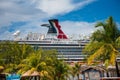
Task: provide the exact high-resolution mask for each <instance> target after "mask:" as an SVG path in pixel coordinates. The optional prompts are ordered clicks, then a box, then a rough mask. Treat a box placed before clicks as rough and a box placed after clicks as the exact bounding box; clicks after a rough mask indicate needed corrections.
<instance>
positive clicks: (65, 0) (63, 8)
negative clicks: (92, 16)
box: [37, 0, 94, 15]
mask: <svg viewBox="0 0 120 80" xmlns="http://www.w3.org/2000/svg"><path fill="white" fill-rule="evenodd" d="M73 1H74V0H59V1H58V0H40V1H39V2H38V5H37V8H38V9H40V10H42V11H43V12H45V13H47V14H48V15H56V14H64V13H67V12H70V11H73V10H76V9H78V8H79V9H80V8H81V7H83V6H85V5H87V4H89V3H91V2H93V1H94V0H83V1H80V2H78V3H73Z"/></svg>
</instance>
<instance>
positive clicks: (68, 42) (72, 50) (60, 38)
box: [16, 19, 89, 62]
mask: <svg viewBox="0 0 120 80" xmlns="http://www.w3.org/2000/svg"><path fill="white" fill-rule="evenodd" d="M48 22H49V24H42V25H41V26H42V27H47V28H48V32H47V34H46V36H45V35H43V34H37V33H32V32H31V33H29V34H28V35H27V37H25V38H24V39H16V41H18V42H19V44H29V45H31V46H32V47H33V48H34V49H35V50H37V49H39V48H42V49H43V50H52V49H55V50H57V52H58V59H64V60H65V61H67V62H77V61H82V60H83V59H84V57H85V55H83V54H82V50H83V48H84V46H85V44H86V43H87V42H89V40H88V39H82V40H73V39H69V38H68V37H67V35H65V33H64V32H63V31H62V29H61V26H60V25H59V21H58V19H50V20H48Z"/></svg>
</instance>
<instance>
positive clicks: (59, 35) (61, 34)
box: [49, 19, 68, 39]
mask: <svg viewBox="0 0 120 80" xmlns="http://www.w3.org/2000/svg"><path fill="white" fill-rule="evenodd" d="M49 23H50V28H51V29H52V31H53V32H54V33H57V38H58V39H68V38H67V36H66V35H65V34H64V32H63V31H62V30H61V26H60V25H59V22H58V19H50V20H49Z"/></svg>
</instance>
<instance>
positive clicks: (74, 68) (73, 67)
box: [70, 62, 81, 80]
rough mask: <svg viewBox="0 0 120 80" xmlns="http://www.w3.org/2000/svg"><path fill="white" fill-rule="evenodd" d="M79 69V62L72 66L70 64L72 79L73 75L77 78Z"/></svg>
mask: <svg viewBox="0 0 120 80" xmlns="http://www.w3.org/2000/svg"><path fill="white" fill-rule="evenodd" d="M80 71H81V64H79V63H78V62H77V63H75V65H74V66H72V69H71V71H70V72H71V75H72V77H73V80H74V77H75V76H77V78H78V80H79V74H80Z"/></svg>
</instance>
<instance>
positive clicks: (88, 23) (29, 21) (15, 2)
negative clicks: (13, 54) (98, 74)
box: [0, 0, 120, 40]
mask: <svg viewBox="0 0 120 80" xmlns="http://www.w3.org/2000/svg"><path fill="white" fill-rule="evenodd" d="M109 16H113V19H114V20H115V22H116V23H117V25H118V27H120V0H0V40H3V39H13V34H14V33H15V32H16V31H20V36H19V37H20V38H24V37H25V36H26V35H27V34H28V33H29V32H33V33H46V32H47V28H43V27H41V26H40V25H41V24H43V23H48V19H52V18H57V19H58V20H59V22H60V25H61V26H62V30H63V31H64V32H65V33H66V34H67V35H75V36H78V35H87V36H88V35H90V34H91V33H92V32H93V31H94V30H95V28H94V25H95V23H96V22H98V21H105V20H106V19H107V18H108V17H109Z"/></svg>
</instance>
